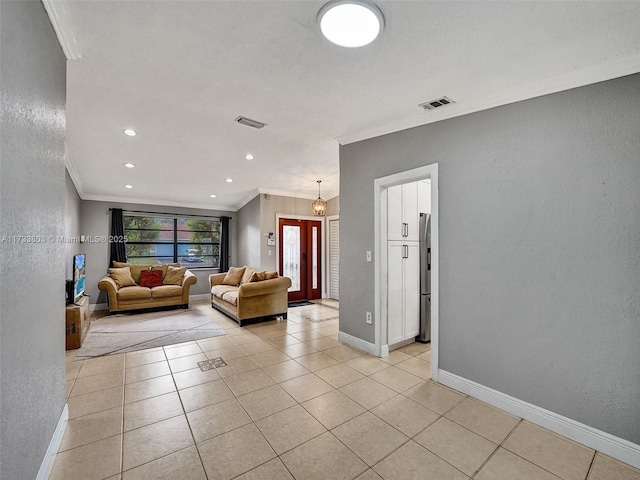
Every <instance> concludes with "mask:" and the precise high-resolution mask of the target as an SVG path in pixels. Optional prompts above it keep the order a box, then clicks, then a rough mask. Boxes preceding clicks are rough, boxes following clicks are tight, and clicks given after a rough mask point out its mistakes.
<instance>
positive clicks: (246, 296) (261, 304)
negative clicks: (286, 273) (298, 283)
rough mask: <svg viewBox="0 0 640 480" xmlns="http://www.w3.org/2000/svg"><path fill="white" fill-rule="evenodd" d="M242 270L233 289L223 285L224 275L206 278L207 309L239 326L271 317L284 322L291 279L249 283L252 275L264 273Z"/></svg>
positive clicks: (249, 269) (231, 286) (251, 269)
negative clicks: (209, 306)
mask: <svg viewBox="0 0 640 480" xmlns="http://www.w3.org/2000/svg"><path fill="white" fill-rule="evenodd" d="M245 269H246V270H245V273H244V274H243V278H242V280H241V281H240V284H239V285H237V286H236V285H223V280H224V279H225V277H226V276H227V274H226V273H216V274H213V275H209V284H210V286H211V306H212V307H213V308H215V309H217V310H220V311H221V312H222V313H224V314H226V315H227V316H229V317H231V318H232V319H234V320H235V321H236V322H238V324H239V325H240V326H243V325H246V324H248V323H255V322H259V321H261V320H267V319H271V318H273V317H280V316H281V317H283V318H287V308H288V302H287V291H288V290H289V287H290V286H291V279H290V278H289V277H277V278H272V279H269V280H260V281H255V280H254V281H253V282H252V281H250V277H251V275H252V273H254V272H258V273H264V272H259V271H258V270H257V269H254V268H250V267H245ZM274 274H275V272H274ZM276 275H277V274H276Z"/></svg>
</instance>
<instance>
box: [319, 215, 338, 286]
mask: <svg viewBox="0 0 640 480" xmlns="http://www.w3.org/2000/svg"><path fill="white" fill-rule="evenodd" d="M325 219H326V223H325V224H324V225H326V227H327V228H325V231H324V236H325V238H326V249H327V255H326V257H325V269H324V271H325V272H326V275H325V276H324V279H326V282H325V283H324V285H325V286H326V290H327V292H326V293H327V294H326V296H323V297H322V298H331V279H330V278H329V271H330V269H331V258H330V256H331V245H330V244H329V240H330V239H329V233H330V232H329V225H330V224H331V222H332V221H334V220H340V215H328V216H326V217H325ZM338 241H340V240H338ZM339 287H340V285H338V288H339Z"/></svg>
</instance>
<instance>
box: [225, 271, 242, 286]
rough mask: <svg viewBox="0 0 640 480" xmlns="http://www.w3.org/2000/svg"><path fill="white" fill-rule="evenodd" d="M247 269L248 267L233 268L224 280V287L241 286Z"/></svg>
mask: <svg viewBox="0 0 640 480" xmlns="http://www.w3.org/2000/svg"><path fill="white" fill-rule="evenodd" d="M245 268H246V267H231V268H230V269H229V271H228V272H227V274H226V275H225V277H224V280H222V285H232V286H234V287H237V286H238V285H240V281H241V280H242V275H244V270H245Z"/></svg>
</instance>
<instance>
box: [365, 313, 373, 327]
mask: <svg viewBox="0 0 640 480" xmlns="http://www.w3.org/2000/svg"><path fill="white" fill-rule="evenodd" d="M366 314H367V320H366V321H367V323H368V324H369V325H371V323H372V322H373V321H372V319H371V312H366Z"/></svg>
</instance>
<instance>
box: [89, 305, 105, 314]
mask: <svg viewBox="0 0 640 480" xmlns="http://www.w3.org/2000/svg"><path fill="white" fill-rule="evenodd" d="M101 310H109V305H107V304H106V303H94V304H91V305H89V311H91V312H99V311H101Z"/></svg>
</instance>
